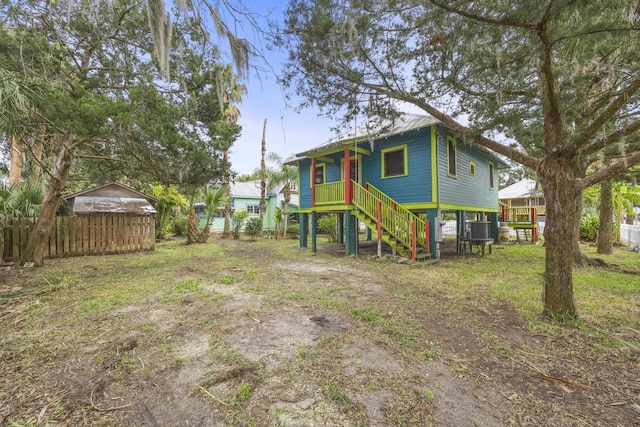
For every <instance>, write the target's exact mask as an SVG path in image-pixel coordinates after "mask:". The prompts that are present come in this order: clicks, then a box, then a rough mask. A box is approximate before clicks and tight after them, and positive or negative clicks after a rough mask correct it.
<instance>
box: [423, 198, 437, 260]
mask: <svg viewBox="0 0 640 427" xmlns="http://www.w3.org/2000/svg"><path fill="white" fill-rule="evenodd" d="M426 216H427V221H429V224H430V225H431V227H432V228H431V232H430V233H429V248H431V258H432V259H438V258H440V248H439V246H437V245H436V232H435V229H434V227H438V223H437V222H436V217H437V216H438V209H427V214H426Z"/></svg>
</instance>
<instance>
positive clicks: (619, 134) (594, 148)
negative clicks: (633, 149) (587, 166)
mask: <svg viewBox="0 0 640 427" xmlns="http://www.w3.org/2000/svg"><path fill="white" fill-rule="evenodd" d="M638 130H640V120H637V121H635V122H633V123H631V124H630V125H628V126H625V127H623V128H622V129H618V130H616V131H615V132H611V133H610V134H608V135H606V136H605V137H602V138H598V139H597V140H596V141H595V142H593V143H591V144H589V145H585V146H584V147H582V148H581V149H580V150H578V154H579V155H587V156H589V155H592V154H594V153H597V152H598V151H600V150H602V149H603V148H605V147H608V146H609V145H611V144H613V143H615V142H617V141H619V140H620V139H621V138H624V137H625V136H628V135H631V134H632V133H634V132H636V131H638Z"/></svg>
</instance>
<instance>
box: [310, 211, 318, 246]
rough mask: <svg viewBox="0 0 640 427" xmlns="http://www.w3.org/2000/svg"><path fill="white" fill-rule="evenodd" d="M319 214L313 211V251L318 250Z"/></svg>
mask: <svg viewBox="0 0 640 427" xmlns="http://www.w3.org/2000/svg"><path fill="white" fill-rule="evenodd" d="M317 216H318V214H317V213H316V212H315V211H314V212H311V252H318V246H317V243H318V226H317V222H318V221H317Z"/></svg>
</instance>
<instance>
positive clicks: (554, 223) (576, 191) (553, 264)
mask: <svg viewBox="0 0 640 427" xmlns="http://www.w3.org/2000/svg"><path fill="white" fill-rule="evenodd" d="M579 175H580V171H579V170H578V169H577V168H574V167H573V165H571V164H570V161H568V160H566V159H563V158H562V157H555V156H549V155H547V156H546V157H545V158H544V160H543V161H542V163H541V164H540V167H539V168H538V178H539V180H540V183H541V184H542V189H543V191H544V195H545V201H546V209H547V213H546V223H545V227H544V241H545V249H546V256H545V278H544V296H543V300H544V312H545V314H548V315H561V316H563V317H570V318H572V317H576V316H577V312H576V307H575V302H574V297H573V277H572V274H573V266H574V255H575V254H574V252H572V251H567V250H566V243H567V242H574V245H576V246H577V244H578V236H579V226H580V225H579V224H580V217H581V211H582V192H583V186H582V182H581V180H580V179H579V178H577V176H579Z"/></svg>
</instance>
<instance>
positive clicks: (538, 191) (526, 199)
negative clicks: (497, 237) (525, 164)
mask: <svg viewBox="0 0 640 427" xmlns="http://www.w3.org/2000/svg"><path fill="white" fill-rule="evenodd" d="M498 199H499V200H500V203H503V204H504V205H505V206H506V207H507V208H535V210H536V213H537V215H538V216H544V215H545V214H546V206H545V202H544V195H543V194H542V187H540V185H539V184H538V183H537V182H536V181H534V180H533V179H529V178H524V179H522V180H520V181H518V182H516V183H515V184H511V185H510V186H508V187H505V188H503V189H502V190H500V191H499V192H498Z"/></svg>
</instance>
